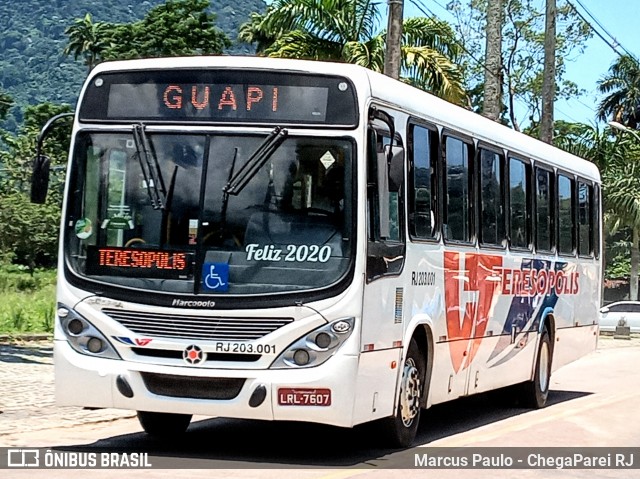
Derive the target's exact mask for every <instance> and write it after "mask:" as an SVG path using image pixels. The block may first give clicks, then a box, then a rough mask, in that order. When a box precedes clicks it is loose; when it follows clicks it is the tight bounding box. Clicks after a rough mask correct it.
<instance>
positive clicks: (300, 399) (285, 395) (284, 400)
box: [278, 388, 331, 406]
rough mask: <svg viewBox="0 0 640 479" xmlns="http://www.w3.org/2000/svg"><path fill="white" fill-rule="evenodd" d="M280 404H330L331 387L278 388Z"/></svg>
mask: <svg viewBox="0 0 640 479" xmlns="http://www.w3.org/2000/svg"><path fill="white" fill-rule="evenodd" d="M278 404H279V405H280V406H331V389H293V388H279V389H278Z"/></svg>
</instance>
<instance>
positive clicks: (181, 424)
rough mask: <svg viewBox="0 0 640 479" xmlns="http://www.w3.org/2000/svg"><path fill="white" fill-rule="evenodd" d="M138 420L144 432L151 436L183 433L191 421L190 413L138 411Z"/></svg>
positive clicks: (169, 435) (168, 435)
mask: <svg viewBox="0 0 640 479" xmlns="http://www.w3.org/2000/svg"><path fill="white" fill-rule="evenodd" d="M138 421H140V425H141V426H142V429H144V432H146V433H147V434H149V435H151V436H156V437H171V436H176V435H180V434H184V432H185V431H186V430H187V428H188V427H189V423H190V422H191V415H190V414H170V413H164V412H148V411H138Z"/></svg>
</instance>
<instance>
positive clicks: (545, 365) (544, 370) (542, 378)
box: [538, 342, 549, 393]
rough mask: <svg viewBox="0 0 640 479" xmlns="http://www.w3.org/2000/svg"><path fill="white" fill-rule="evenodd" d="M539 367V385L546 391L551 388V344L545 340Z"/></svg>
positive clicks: (542, 390) (541, 389)
mask: <svg viewBox="0 0 640 479" xmlns="http://www.w3.org/2000/svg"><path fill="white" fill-rule="evenodd" d="M538 368H539V371H538V385H539V386H540V391H541V392H543V393H544V392H546V391H547V389H549V344H548V343H547V342H543V343H542V347H541V348H540V360H539V366H538Z"/></svg>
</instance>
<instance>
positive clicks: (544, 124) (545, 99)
mask: <svg viewBox="0 0 640 479" xmlns="http://www.w3.org/2000/svg"><path fill="white" fill-rule="evenodd" d="M556 12H557V11H556V0H547V13H546V26H545V31H544V72H543V75H542V114H541V117H540V139H541V140H542V141H544V142H547V143H551V142H552V141H553V102H554V100H555V96H556Z"/></svg>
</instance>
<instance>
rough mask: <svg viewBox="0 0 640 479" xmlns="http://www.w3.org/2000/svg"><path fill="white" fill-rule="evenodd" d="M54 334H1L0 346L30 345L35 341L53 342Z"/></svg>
mask: <svg viewBox="0 0 640 479" xmlns="http://www.w3.org/2000/svg"><path fill="white" fill-rule="evenodd" d="M52 340H53V334H50V333H33V334H0V344H15V343H28V342H34V341H52Z"/></svg>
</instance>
